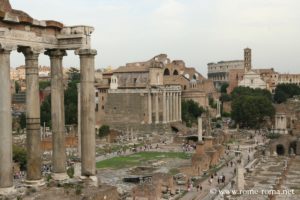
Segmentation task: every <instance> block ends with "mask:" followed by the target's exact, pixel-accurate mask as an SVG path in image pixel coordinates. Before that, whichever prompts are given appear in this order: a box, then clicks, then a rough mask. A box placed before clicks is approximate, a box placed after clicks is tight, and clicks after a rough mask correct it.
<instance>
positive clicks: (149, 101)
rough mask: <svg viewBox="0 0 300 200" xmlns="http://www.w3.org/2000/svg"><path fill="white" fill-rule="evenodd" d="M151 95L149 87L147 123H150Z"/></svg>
mask: <svg viewBox="0 0 300 200" xmlns="http://www.w3.org/2000/svg"><path fill="white" fill-rule="evenodd" d="M151 99H152V97H151V89H149V92H148V118H149V119H148V124H152V100H151Z"/></svg>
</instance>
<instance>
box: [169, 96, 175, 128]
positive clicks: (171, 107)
mask: <svg viewBox="0 0 300 200" xmlns="http://www.w3.org/2000/svg"><path fill="white" fill-rule="evenodd" d="M173 104H174V101H173V92H170V122H173V119H174V118H173V113H174V112H173Z"/></svg>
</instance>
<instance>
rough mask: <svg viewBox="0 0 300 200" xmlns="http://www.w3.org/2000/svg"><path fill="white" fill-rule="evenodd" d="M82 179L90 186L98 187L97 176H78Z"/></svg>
mask: <svg viewBox="0 0 300 200" xmlns="http://www.w3.org/2000/svg"><path fill="white" fill-rule="evenodd" d="M80 179H81V180H83V181H88V182H89V183H90V184H91V185H92V186H95V187H98V177H97V176H80Z"/></svg>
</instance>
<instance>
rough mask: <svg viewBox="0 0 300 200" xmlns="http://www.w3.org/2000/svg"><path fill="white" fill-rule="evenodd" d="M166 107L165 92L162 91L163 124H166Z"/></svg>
mask: <svg viewBox="0 0 300 200" xmlns="http://www.w3.org/2000/svg"><path fill="white" fill-rule="evenodd" d="M166 107H167V105H166V91H165V90H164V91H163V123H164V124H165V123H166V122H167V108H166Z"/></svg>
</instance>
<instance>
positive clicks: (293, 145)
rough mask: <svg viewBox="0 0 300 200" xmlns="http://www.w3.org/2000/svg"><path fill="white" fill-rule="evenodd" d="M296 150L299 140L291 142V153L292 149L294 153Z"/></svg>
mask: <svg viewBox="0 0 300 200" xmlns="http://www.w3.org/2000/svg"><path fill="white" fill-rule="evenodd" d="M292 149H293V150H292ZM296 150H297V141H293V142H291V143H290V146H289V154H291V153H292V151H293V153H294V154H296Z"/></svg>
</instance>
